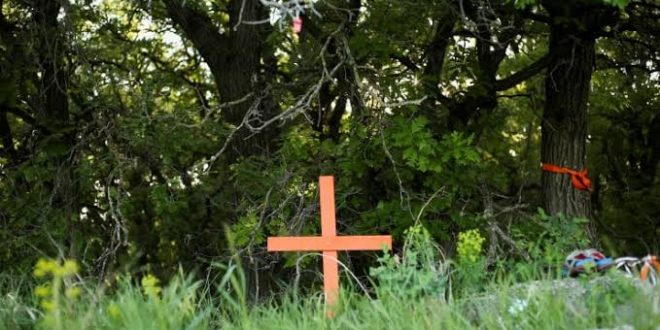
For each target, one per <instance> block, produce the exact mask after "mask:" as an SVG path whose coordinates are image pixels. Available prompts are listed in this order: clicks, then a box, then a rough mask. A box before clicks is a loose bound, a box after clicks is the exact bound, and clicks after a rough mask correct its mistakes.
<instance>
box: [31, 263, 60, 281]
mask: <svg viewBox="0 0 660 330" xmlns="http://www.w3.org/2000/svg"><path fill="white" fill-rule="evenodd" d="M55 268H57V264H56V263H55V262H54V261H52V260H47V259H39V261H37V264H36V265H35V266H34V272H33V274H34V276H36V277H44V276H46V275H48V274H50V273H52V272H53V270H54V269H55Z"/></svg>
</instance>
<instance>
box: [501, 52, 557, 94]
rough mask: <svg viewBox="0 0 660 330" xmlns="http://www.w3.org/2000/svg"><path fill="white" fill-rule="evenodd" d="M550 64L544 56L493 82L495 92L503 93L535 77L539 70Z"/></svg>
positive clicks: (547, 57)
mask: <svg viewBox="0 0 660 330" xmlns="http://www.w3.org/2000/svg"><path fill="white" fill-rule="evenodd" d="M549 64H550V55H545V56H543V57H541V58H540V59H538V60H536V62H534V63H532V64H530V65H529V66H528V67H526V68H524V69H522V70H520V71H518V72H516V73H514V74H512V75H510V76H508V77H506V78H504V79H501V80H498V81H496V82H495V90H497V91H504V90H507V89H509V88H511V87H514V86H516V85H518V84H520V83H521V82H523V81H525V80H527V79H529V78H531V77H533V76H535V75H536V74H537V73H539V72H541V70H543V69H545V67H547V66H548V65H549Z"/></svg>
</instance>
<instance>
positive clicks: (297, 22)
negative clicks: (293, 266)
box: [293, 17, 303, 33]
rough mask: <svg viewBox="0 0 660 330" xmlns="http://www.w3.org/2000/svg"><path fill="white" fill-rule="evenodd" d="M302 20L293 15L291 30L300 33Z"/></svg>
mask: <svg viewBox="0 0 660 330" xmlns="http://www.w3.org/2000/svg"><path fill="white" fill-rule="evenodd" d="M302 24H303V20H302V18H300V17H295V18H294V19H293V32H295V33H300V31H302Z"/></svg>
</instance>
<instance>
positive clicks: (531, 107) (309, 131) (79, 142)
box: [0, 0, 660, 297]
mask: <svg viewBox="0 0 660 330" xmlns="http://www.w3.org/2000/svg"><path fill="white" fill-rule="evenodd" d="M295 3H297V1H284V2H276V1H273V2H269V1H263V3H262V1H259V0H231V1H226V0H187V1H184V0H149V1H146V0H145V1H120V0H97V1H91V0H0V7H1V8H2V11H1V12H0V135H1V140H0V145H1V148H0V246H1V248H0V265H2V271H3V272H8V273H17V274H20V273H24V272H28V271H30V269H31V268H32V266H33V265H34V263H35V262H36V260H37V259H39V258H42V257H46V256H50V257H53V256H62V257H69V258H75V259H77V260H78V261H79V262H80V263H81V264H82V265H83V268H84V269H85V270H86V271H87V272H88V275H90V276H95V277H98V278H99V279H104V278H106V277H109V276H111V275H112V274H115V273H116V272H124V271H126V272H130V273H135V274H143V273H146V272H150V273H153V274H156V275H158V276H159V277H161V278H167V277H169V276H171V275H172V274H175V273H176V271H177V269H178V267H179V265H181V267H182V268H183V269H185V270H188V271H198V273H199V274H200V275H201V276H203V275H204V274H205V271H206V270H207V269H208V267H209V265H211V264H212V263H213V262H214V261H219V260H225V259H226V258H228V257H230V256H232V255H239V256H241V258H242V260H243V263H244V267H245V268H246V272H247V275H249V281H250V283H252V286H251V290H252V291H255V292H254V296H255V297H258V296H260V295H264V294H267V293H268V288H269V287H271V286H272V285H273V283H277V282H278V281H284V282H288V281H290V278H291V275H292V274H293V273H295V264H296V262H297V261H298V259H297V258H296V257H297V256H296V255H294V254H291V255H286V254H284V255H272V254H268V253H266V252H265V237H267V236H269V235H284V234H286V235H314V234H318V233H319V231H320V228H319V225H318V196H317V189H316V188H317V187H316V182H317V177H318V176H319V175H320V174H333V175H335V177H336V189H337V191H336V193H337V197H336V198H337V211H338V218H339V219H338V222H339V228H338V230H339V232H340V233H346V234H357V233H391V234H393V235H394V239H395V245H396V244H397V243H396V242H397V241H398V242H401V240H402V238H403V232H404V230H405V229H407V228H408V227H410V226H411V225H412V224H413V223H415V222H416V221H420V222H421V223H422V224H423V225H424V227H425V228H426V229H427V230H428V231H429V232H430V233H431V234H432V236H433V239H434V240H435V241H436V242H437V243H438V244H439V245H440V246H441V247H442V250H443V252H444V254H445V255H446V256H448V257H451V256H452V255H453V254H454V250H455V242H456V237H457V234H458V233H459V232H461V231H465V230H468V229H474V228H477V229H479V230H480V232H481V233H482V234H483V235H484V236H485V237H486V238H487V243H486V245H487V251H486V252H487V256H488V260H489V263H493V262H495V260H497V259H502V258H503V259H507V258H508V259H511V260H518V261H526V260H530V259H531V258H535V256H537V255H538V254H535V251H536V250H537V249H539V248H540V247H541V246H549V245H542V244H539V242H549V243H552V244H555V243H556V244H560V243H561V244H563V243H566V241H567V240H573V241H571V242H569V243H566V244H565V245H561V246H566V247H570V246H573V245H576V246H575V247H587V246H598V247H601V248H602V249H603V250H604V251H606V253H607V254H612V255H615V256H618V255H624V254H636V255H641V254H646V253H650V252H655V253H657V252H658V247H659V246H660V244H659V240H658V237H659V234H660V221H659V219H660V179H659V174H658V172H659V171H658V165H659V162H660V88H659V79H660V76H659V75H660V73H659V72H660V40H659V37H658V36H659V35H660V3H659V2H658V1H655V0H630V1H628V0H602V1H601V0H576V1H552V0H547V1H546V0H541V1H534V0H518V1H498V0H494V1H468V0H420V1H384V0H371V1H366V0H362V1H361V0H348V1H344V0H322V1H318V2H315V3H313V4H312V3H307V5H308V6H309V5H313V8H314V10H312V9H311V8H308V9H307V10H306V11H305V13H304V14H303V19H304V24H303V30H302V32H301V33H300V34H298V35H297V34H295V33H293V32H292V31H291V28H290V19H291V17H286V14H287V13H289V14H290V13H291V12H290V11H286V10H283V11H282V12H283V13H284V14H285V15H284V16H285V17H282V19H281V20H280V21H279V22H277V23H276V24H275V25H270V24H268V18H269V13H270V12H271V10H277V9H273V8H289V7H288V6H290V5H293V4H295ZM267 4H270V6H271V7H269V6H266V5H267ZM273 6H275V7H273ZM276 6H281V7H276ZM541 162H545V163H553V164H557V165H560V166H567V167H571V168H574V169H577V170H582V169H584V168H588V170H589V176H590V178H591V180H592V181H593V191H592V192H585V191H579V190H576V189H575V188H574V187H573V186H572V185H571V183H570V182H571V181H570V178H569V176H568V175H558V174H552V173H547V172H543V173H542V172H541V170H540V166H539V164H540V163H541ZM539 208H542V209H543V210H545V211H538V209H539ZM575 218H581V219H586V220H577V221H576V220H575ZM228 238H229V239H228ZM578 238H584V239H583V240H581V241H580V240H578ZM229 241H231V243H232V244H229ZM579 244H581V246H577V245H579ZM557 246H558V245H557ZM561 252H565V253H568V252H570V251H561ZM342 258H344V259H345V261H346V262H348V263H349V264H350V266H351V267H352V269H354V270H355V271H356V273H357V274H358V275H363V274H365V273H366V269H367V267H368V266H369V265H370V264H372V263H373V261H374V259H373V254H359V253H357V254H351V255H350V256H348V255H343V256H342ZM302 266H303V267H304V268H305V269H308V270H314V269H316V268H317V267H318V265H317V262H315V261H314V260H313V258H307V259H304V260H303V261H302ZM308 273H311V274H308ZM308 273H305V274H304V276H308V278H309V279H313V278H315V277H314V276H316V275H314V274H313V273H314V272H313V271H311V272H308Z"/></svg>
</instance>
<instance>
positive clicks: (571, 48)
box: [541, 25, 595, 234]
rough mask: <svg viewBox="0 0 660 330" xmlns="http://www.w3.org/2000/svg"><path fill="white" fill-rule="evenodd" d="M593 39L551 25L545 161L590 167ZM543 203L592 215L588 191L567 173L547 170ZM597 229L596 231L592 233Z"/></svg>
mask: <svg viewBox="0 0 660 330" xmlns="http://www.w3.org/2000/svg"><path fill="white" fill-rule="evenodd" d="M594 45H595V40H594V38H592V37H589V36H585V35H584V34H582V35H580V34H577V33H574V31H572V30H571V29H570V28H567V27H565V26H559V25H556V26H552V27H551V32H550V45H549V53H550V56H551V61H550V65H549V66H548V69H547V73H546V78H545V108H544V111H543V122H542V130H541V134H542V139H541V140H542V141H541V162H543V163H544V164H554V165H558V166H562V167H568V168H572V169H574V170H578V171H579V170H582V169H584V168H585V167H586V138H587V100H588V97H589V88H590V81H591V75H592V73H593V65H594V58H595V48H594ZM541 186H542V198H543V207H544V208H545V210H546V211H547V212H549V213H550V214H558V213H562V214H564V215H566V216H569V217H582V218H590V217H591V201H590V195H589V192H586V191H580V190H577V189H575V187H573V185H572V184H571V178H570V176H569V175H567V174H556V173H551V172H547V171H543V173H542V176H541ZM591 234H593V233H591Z"/></svg>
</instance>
